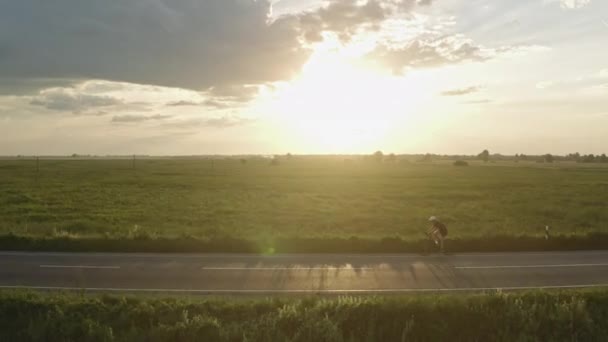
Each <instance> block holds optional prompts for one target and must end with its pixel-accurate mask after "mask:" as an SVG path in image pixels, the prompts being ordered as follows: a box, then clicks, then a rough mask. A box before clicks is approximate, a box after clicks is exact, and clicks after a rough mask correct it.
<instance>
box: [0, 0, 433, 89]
mask: <svg viewBox="0 0 608 342" xmlns="http://www.w3.org/2000/svg"><path fill="white" fill-rule="evenodd" d="M430 2H431V1H429V0H418V1H416V0H369V1H367V3H365V4H362V5H361V4H358V1H357V0H333V1H330V2H329V3H328V4H327V5H326V6H322V7H320V8H317V9H316V10H314V11H309V12H306V13H299V14H291V15H285V16H281V17H278V18H274V19H272V20H271V19H270V18H271V17H270V13H271V5H270V2H269V1H266V0H257V1H255V0H203V1H200V0H172V1H164V0H124V1H117V2H112V3H111V4H108V3H105V2H100V1H81V0H55V1H39V0H19V1H2V2H0V75H3V77H5V78H11V79H28V80H31V79H103V80H112V81H123V82H129V83H137V84H151V85H161V86H169V87H180V88H189V89H196V90H204V89H208V88H210V87H217V88H223V87H226V86H231V85H242V84H263V83H269V82H273V81H279V80H288V79H290V78H292V77H293V76H294V75H295V74H296V73H297V72H298V71H299V70H300V68H301V67H302V65H303V64H304V63H305V62H306V60H307V59H308V57H309V55H310V53H311V51H310V49H309V48H307V47H306V46H304V45H303V44H302V43H303V42H304V41H308V42H311V41H318V40H321V39H322V36H321V33H322V32H324V31H329V32H334V33H336V34H338V36H340V37H341V38H342V39H349V38H350V36H351V35H352V34H354V33H355V32H357V30H359V29H361V28H366V29H378V27H379V24H380V23H381V22H382V21H383V20H385V19H386V18H387V17H388V16H390V15H392V14H395V13H397V12H403V11H409V10H411V9H412V8H414V7H415V6H416V5H428V4H430ZM92 86H98V87H102V88H103V87H105V85H103V84H98V85H92ZM0 88H1V87H0Z"/></svg>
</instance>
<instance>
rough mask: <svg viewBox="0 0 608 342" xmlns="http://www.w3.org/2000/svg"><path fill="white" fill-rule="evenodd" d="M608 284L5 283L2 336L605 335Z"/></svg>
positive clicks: (428, 338) (313, 338) (386, 338)
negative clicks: (521, 288) (154, 287)
mask: <svg viewBox="0 0 608 342" xmlns="http://www.w3.org/2000/svg"><path fill="white" fill-rule="evenodd" d="M606 336H608V291H606V290H603V289H602V290H599V289H598V290H581V291H556V292H553V291H545V292H543V291H532V292H513V293H496V292H494V293H487V294H462V293H460V294H454V295H448V294H441V295H439V294H436V295H432V294H426V295H410V296H389V297H327V298H320V297H305V298H296V297H274V298H245V297H243V298H239V297H236V298H204V297H198V298H197V297H189V298H183V297H179V298H178V297H171V298H164V297H159V296H157V297H134V296H126V297H124V296H109V295H103V296H101V295H85V294H73V293H31V292H14V291H10V292H6V291H3V292H0V340H2V341H24V342H25V341H78V342H83V341H107V342H109V341H183V342H186V341H263V342H267V341H328V342H329V341H336V342H337V341H340V342H342V341H352V342H355V341H509V342H510V341H605V339H606Z"/></svg>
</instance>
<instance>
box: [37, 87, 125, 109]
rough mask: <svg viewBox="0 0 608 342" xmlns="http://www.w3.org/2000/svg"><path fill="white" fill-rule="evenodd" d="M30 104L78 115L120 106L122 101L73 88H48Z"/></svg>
mask: <svg viewBox="0 0 608 342" xmlns="http://www.w3.org/2000/svg"><path fill="white" fill-rule="evenodd" d="M30 104H32V105H34V106H42V107H45V108H46V109H50V110H55V111H65V112H74V113H79V112H82V111H86V110H88V109H91V108H99V107H109V106H116V105H121V104H123V101H122V100H120V99H117V98H113V97H110V96H98V95H90V94H84V93H80V92H78V91H77V90H76V89H74V88H50V89H46V90H43V91H41V92H40V94H38V95H37V96H35V97H33V98H32V100H31V101H30Z"/></svg>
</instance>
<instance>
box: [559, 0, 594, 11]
mask: <svg viewBox="0 0 608 342" xmlns="http://www.w3.org/2000/svg"><path fill="white" fill-rule="evenodd" d="M590 3H591V0H561V1H560V4H561V7H562V8H567V9H577V8H583V7H585V6H587V5H589V4H590Z"/></svg>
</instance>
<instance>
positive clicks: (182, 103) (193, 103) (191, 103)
mask: <svg viewBox="0 0 608 342" xmlns="http://www.w3.org/2000/svg"><path fill="white" fill-rule="evenodd" d="M203 104H204V102H196V101H175V102H169V103H167V104H166V106H167V107H196V106H202V105H203Z"/></svg>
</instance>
